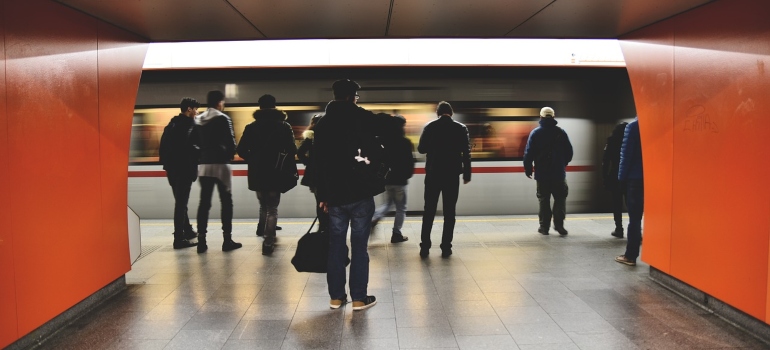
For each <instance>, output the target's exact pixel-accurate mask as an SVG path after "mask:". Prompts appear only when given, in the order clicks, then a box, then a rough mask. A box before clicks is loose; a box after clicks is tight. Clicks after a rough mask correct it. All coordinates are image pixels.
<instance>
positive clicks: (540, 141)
mask: <svg viewBox="0 0 770 350" xmlns="http://www.w3.org/2000/svg"><path fill="white" fill-rule="evenodd" d="M556 124H558V122H557V121H556V119H553V118H540V126H538V127H537V128H535V129H534V130H532V132H531V133H530V134H529V139H528V140H527V147H526V149H524V173H525V174H526V175H527V176H531V175H532V163H533V162H534V163H535V180H538V181H541V180H546V181H547V180H564V179H565V178H566V177H567V164H569V162H571V161H572V155H573V154H572V143H570V141H569V136H567V133H566V132H564V130H563V129H562V128H560V127H558V126H556Z"/></svg>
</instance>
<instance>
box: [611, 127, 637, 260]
mask: <svg viewBox="0 0 770 350" xmlns="http://www.w3.org/2000/svg"><path fill="white" fill-rule="evenodd" d="M618 181H619V182H620V183H624V184H625V187H626V191H627V192H626V206H627V207H628V241H627V242H626V252H625V253H623V255H620V256H618V257H616V258H615V261H617V262H619V263H621V264H624V265H629V266H636V259H637V258H638V257H639V249H640V246H641V244H642V216H643V215H644V166H643V164H642V139H641V136H640V134H639V117H637V118H635V119H634V121H632V122H630V123H628V125H627V126H626V130H625V132H624V134H623V146H622V147H621V148H620V169H619V170H618Z"/></svg>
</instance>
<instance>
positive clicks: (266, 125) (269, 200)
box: [236, 95, 297, 255]
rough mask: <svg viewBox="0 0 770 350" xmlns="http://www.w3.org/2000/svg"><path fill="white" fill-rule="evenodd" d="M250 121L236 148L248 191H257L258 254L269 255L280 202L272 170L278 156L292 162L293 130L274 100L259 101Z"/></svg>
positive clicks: (294, 148)
mask: <svg viewBox="0 0 770 350" xmlns="http://www.w3.org/2000/svg"><path fill="white" fill-rule="evenodd" d="M253 116H254V121H253V122H252V123H251V124H249V125H246V128H245V129H244V130H243V136H241V141H240V142H239V143H238V148H237V149H236V150H237V152H238V155H239V156H241V158H243V159H244V160H245V161H246V162H247V163H248V165H249V173H248V180H249V189H250V190H252V191H256V192H257V199H258V200H259V223H258V224H257V236H263V235H264V238H265V240H264V241H263V242H262V254H263V255H270V254H272V253H273V250H274V247H275V241H276V237H275V223H276V221H277V220H278V204H279V203H280V202H281V191H282V189H281V186H280V179H279V176H280V173H279V171H277V170H276V162H277V161H278V154H279V153H286V161H292V162H293V161H294V155H295V154H297V146H296V145H295V144H294V131H292V129H291V125H289V123H287V122H286V119H287V118H288V117H287V115H286V113H284V112H283V111H281V110H278V109H276V108H275V97H273V96H272V95H263V96H262V97H260V98H259V109H258V110H256V111H255V112H254V114H253Z"/></svg>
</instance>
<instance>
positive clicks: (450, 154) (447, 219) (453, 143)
mask: <svg viewBox="0 0 770 350" xmlns="http://www.w3.org/2000/svg"><path fill="white" fill-rule="evenodd" d="M436 115H438V119H436V120H434V121H431V122H430V123H428V124H426V125H425V128H424V129H423V130H422V135H420V143H419V145H418V146H417V151H419V152H420V153H422V154H427V155H426V161H425V212H424V214H423V216H422V237H421V239H422V243H420V256H421V257H423V258H424V257H427V256H428V251H429V249H430V246H431V240H430V232H431V230H432V229H433V219H434V218H435V216H436V206H438V196H439V194H441V197H442V199H443V204H444V232H443V234H442V236H441V256H442V257H445V258H446V257H448V256H450V255H452V238H453V237H454V229H455V207H456V206H457V197H458V195H459V193H460V182H459V180H458V177H457V176H458V175H460V174H462V175H463V183H464V184H467V183H469V182H471V143H470V138H469V137H468V128H467V127H465V125H464V124H462V123H460V122H457V121H454V120H452V115H454V111H453V110H452V105H450V104H449V103H448V102H445V101H441V102H439V104H438V106H437V107H436Z"/></svg>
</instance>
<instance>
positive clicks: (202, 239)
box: [198, 233, 209, 253]
mask: <svg viewBox="0 0 770 350" xmlns="http://www.w3.org/2000/svg"><path fill="white" fill-rule="evenodd" d="M207 250H209V246H208V245H206V233H198V253H205V252H206V251H207Z"/></svg>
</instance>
